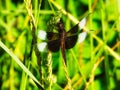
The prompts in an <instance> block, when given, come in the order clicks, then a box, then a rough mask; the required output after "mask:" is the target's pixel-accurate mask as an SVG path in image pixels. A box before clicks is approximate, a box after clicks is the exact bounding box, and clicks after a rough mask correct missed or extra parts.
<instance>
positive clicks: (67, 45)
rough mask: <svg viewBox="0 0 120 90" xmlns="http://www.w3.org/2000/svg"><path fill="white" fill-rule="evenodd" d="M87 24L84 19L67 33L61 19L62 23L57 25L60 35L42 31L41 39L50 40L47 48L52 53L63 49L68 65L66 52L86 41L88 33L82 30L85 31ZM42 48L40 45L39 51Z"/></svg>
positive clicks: (40, 33)
mask: <svg viewBox="0 0 120 90" xmlns="http://www.w3.org/2000/svg"><path fill="white" fill-rule="evenodd" d="M85 24H86V18H83V19H82V20H81V21H80V22H79V23H78V24H76V25H75V26H73V27H72V28H71V29H70V30H68V31H67V32H66V30H65V28H64V23H63V21H62V19H60V21H59V22H58V23H57V27H58V33H55V32H46V33H45V32H43V31H40V32H39V38H41V37H42V38H43V37H45V36H46V38H47V40H48V41H47V47H48V49H49V50H50V51H51V52H58V51H59V50H60V48H61V52H62V57H63V59H64V61H65V63H66V54H65V50H66V49H71V48H73V47H74V46H75V44H76V43H77V41H78V42H79V43H80V42H83V41H84V39H85V37H86V34H87V33H86V32H82V30H83V27H84V26H85ZM79 29H80V30H79ZM80 32H82V33H80ZM42 33H43V34H42ZM79 34H80V35H79ZM41 35H42V36H41ZM43 35H44V36H43ZM79 38H80V39H79ZM44 46H45V45H44ZM40 47H43V46H40V45H39V49H40Z"/></svg>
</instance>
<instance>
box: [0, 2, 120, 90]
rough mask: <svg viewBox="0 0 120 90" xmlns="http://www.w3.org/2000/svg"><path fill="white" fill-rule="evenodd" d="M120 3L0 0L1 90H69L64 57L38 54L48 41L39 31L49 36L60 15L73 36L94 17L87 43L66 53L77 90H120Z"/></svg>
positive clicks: (88, 26)
mask: <svg viewBox="0 0 120 90" xmlns="http://www.w3.org/2000/svg"><path fill="white" fill-rule="evenodd" d="M28 2H29V3H28ZM26 3H27V4H26ZM119 4H120V1H119V0H78V1H75V0H61V1H60V0H55V1H54V0H31V2H30V0H24V1H22V0H19V1H15V0H4V1H3V0H0V47H1V48H0V88H1V90H8V89H10V90H15V89H16V90H17V89H18V90H19V89H20V90H39V89H45V90H46V89H48V90H63V89H64V90H67V89H68V84H67V79H66V76H65V71H64V68H63V67H64V64H63V62H62V59H63V58H62V55H61V52H60V51H59V52H56V53H53V52H47V53H46V52H44V53H43V52H38V49H37V43H41V42H42V41H41V40H39V39H38V38H37V34H38V30H44V31H46V30H47V22H48V21H49V20H50V17H51V16H52V14H55V13H56V11H58V10H60V11H61V13H62V18H63V21H64V26H65V29H66V30H67V31H68V30H69V29H70V28H71V27H72V26H74V25H75V24H77V23H78V22H79V21H80V20H81V19H82V18H84V17H85V16H86V15H88V14H89V13H90V14H89V16H88V17H87V24H86V26H85V27H84V31H86V32H87V37H86V39H85V41H84V42H82V43H80V44H79V43H77V44H76V45H75V47H74V48H72V49H71V50H66V56H67V72H68V76H69V78H70V80H71V88H73V89H74V90H113V89H114V90H118V89H119V80H120V75H119V73H120V69H119V67H120V19H119V18H120V15H119V13H120V9H119V6H120V5H119ZM32 30H34V32H33V31H32ZM32 40H35V41H33V43H32ZM39 41H40V42H39Z"/></svg>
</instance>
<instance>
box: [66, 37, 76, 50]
mask: <svg viewBox="0 0 120 90" xmlns="http://www.w3.org/2000/svg"><path fill="white" fill-rule="evenodd" d="M77 38H78V35H74V36H70V37H66V38H65V48H66V49H70V48H73V47H74V46H75V44H76V42H77Z"/></svg>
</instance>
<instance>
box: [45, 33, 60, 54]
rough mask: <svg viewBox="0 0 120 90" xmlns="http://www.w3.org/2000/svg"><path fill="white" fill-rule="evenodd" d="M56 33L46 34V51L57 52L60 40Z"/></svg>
mask: <svg viewBox="0 0 120 90" xmlns="http://www.w3.org/2000/svg"><path fill="white" fill-rule="evenodd" d="M59 38H60V37H59V34H58V33H53V32H47V39H48V42H47V44H48V49H49V50H50V51H52V52H57V51H58V50H59V48H60V39H59Z"/></svg>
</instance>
